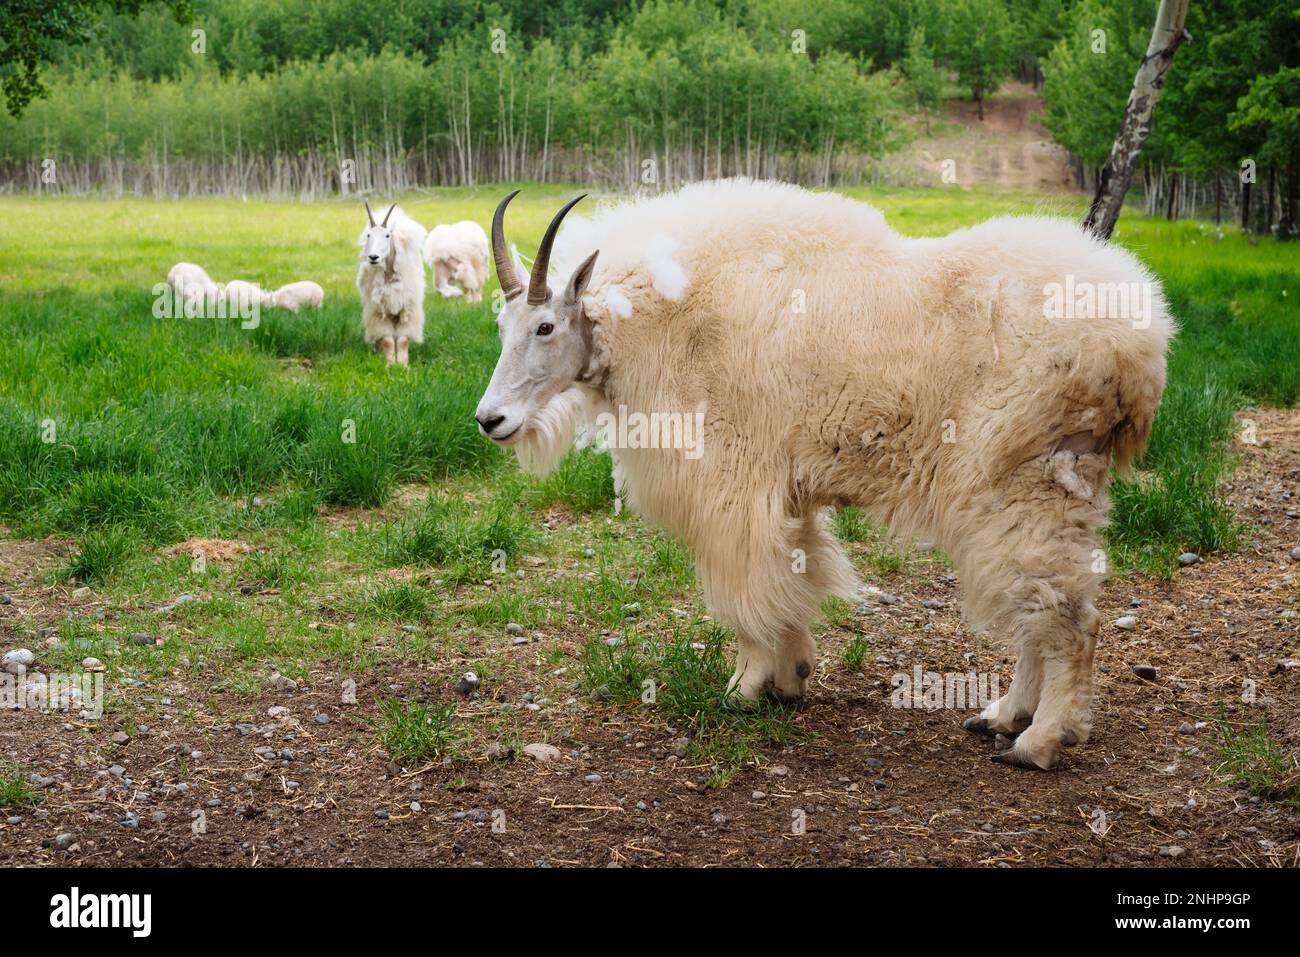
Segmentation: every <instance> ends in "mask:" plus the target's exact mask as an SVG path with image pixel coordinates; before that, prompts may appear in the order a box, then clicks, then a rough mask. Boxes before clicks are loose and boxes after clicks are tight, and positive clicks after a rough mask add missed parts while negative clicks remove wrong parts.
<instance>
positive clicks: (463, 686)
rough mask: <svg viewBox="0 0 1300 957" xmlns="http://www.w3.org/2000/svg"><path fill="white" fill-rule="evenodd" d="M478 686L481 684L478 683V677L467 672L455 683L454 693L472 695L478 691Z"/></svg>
mask: <svg viewBox="0 0 1300 957" xmlns="http://www.w3.org/2000/svg"><path fill="white" fill-rule="evenodd" d="M480 684H481V682H480V681H479V677H478V675H476V674H474V672H472V671H467V672H465V673H464V674H463V675H461V676H460V680H459V681H457V682H456V693H457V694H462V695H467V694H473V693H474V692H475V691H478V689H479V685H480Z"/></svg>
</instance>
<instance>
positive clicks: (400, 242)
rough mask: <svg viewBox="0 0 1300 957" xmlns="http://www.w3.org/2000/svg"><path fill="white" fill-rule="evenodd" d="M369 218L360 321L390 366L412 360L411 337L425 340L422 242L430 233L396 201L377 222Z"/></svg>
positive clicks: (364, 234) (360, 288)
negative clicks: (409, 354)
mask: <svg viewBox="0 0 1300 957" xmlns="http://www.w3.org/2000/svg"><path fill="white" fill-rule="evenodd" d="M366 217H367V219H368V220H369V222H368V224H367V225H366V228H365V229H363V230H362V231H361V237H360V239H358V241H357V244H358V245H359V246H360V247H361V253H360V266H359V267H358V268H357V291H358V292H360V293H361V323H362V326H363V328H364V330H365V336H366V342H368V343H370V344H372V345H378V346H379V348H380V350H381V351H382V352H383V353H384V358H385V359H387V360H388V363H389V365H392V364H393V363H397V364H398V365H401V366H404V365H406V364H407V359H408V351H407V350H408V349H409V347H410V344H411V343H412V342H416V343H419V342H423V341H424V263H422V262H421V261H420V247H421V246H422V245H423V244H424V239H425V236H426V235H427V234H426V232H425V229H424V227H423V226H421V225H420V224H419V223H417V222H416V221H415V220H413V219H411V217H409V216H407V215H406V213H404V212H402V210H400V209H398V208H397V205H396V204H394V205H392V206H389V207H388V212H387V213H386V214H385V215H384V218H383V221H382V222H379V223H376V222H375V217H374V214H372V213H371V211H370V204H369V203H368V202H367V203H366Z"/></svg>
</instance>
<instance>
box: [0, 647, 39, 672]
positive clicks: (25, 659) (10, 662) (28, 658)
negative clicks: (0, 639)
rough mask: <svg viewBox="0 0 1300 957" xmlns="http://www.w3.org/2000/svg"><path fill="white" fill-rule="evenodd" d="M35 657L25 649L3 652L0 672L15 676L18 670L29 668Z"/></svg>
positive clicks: (0, 660)
mask: <svg viewBox="0 0 1300 957" xmlns="http://www.w3.org/2000/svg"><path fill="white" fill-rule="evenodd" d="M35 660H36V656H35V655H34V654H32V653H31V651H30V650H29V649H27V648H15V649H14V650H13V651H7V652H5V654H4V656H3V657H0V670H4V671H8V672H9V673H10V674H17V673H18V672H19V671H20V670H22V669H26V668H30V667H31V664H32V662H33V661H35Z"/></svg>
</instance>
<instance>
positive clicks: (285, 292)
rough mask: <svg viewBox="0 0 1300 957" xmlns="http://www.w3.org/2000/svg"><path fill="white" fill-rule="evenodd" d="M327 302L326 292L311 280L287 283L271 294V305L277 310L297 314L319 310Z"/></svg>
mask: <svg viewBox="0 0 1300 957" xmlns="http://www.w3.org/2000/svg"><path fill="white" fill-rule="evenodd" d="M324 301H325V290H324V289H322V288H321V287H320V284H319V283H314V282H312V281H311V280H310V279H301V280H299V281H298V282H291V283H286V284H285V285H283V286H281V287H280V288H279V289H277V290H276V291H275V292H273V293H271V305H273V306H274V307H275V308H276V309H287V310H288V311H289V312H297V311H298V310H299V309H307V308H311V309H319V308H320V307H321V304H322V303H323V302H324Z"/></svg>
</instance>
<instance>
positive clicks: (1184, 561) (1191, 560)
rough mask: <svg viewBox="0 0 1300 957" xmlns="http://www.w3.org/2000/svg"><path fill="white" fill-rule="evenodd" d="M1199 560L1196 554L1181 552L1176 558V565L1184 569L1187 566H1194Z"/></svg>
mask: <svg viewBox="0 0 1300 957" xmlns="http://www.w3.org/2000/svg"><path fill="white" fill-rule="evenodd" d="M1200 560H1201V556H1200V555H1198V554H1196V552H1183V553H1182V554H1181V555H1179V556H1178V564H1180V565H1182V566H1184V567H1186V566H1187V565H1195V564H1196V563H1197V562H1199V561H1200Z"/></svg>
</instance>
